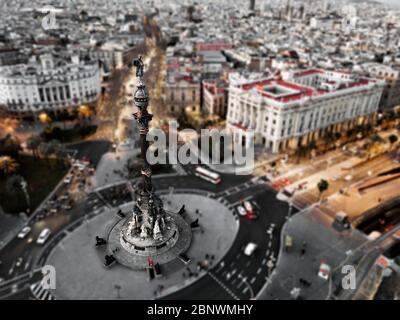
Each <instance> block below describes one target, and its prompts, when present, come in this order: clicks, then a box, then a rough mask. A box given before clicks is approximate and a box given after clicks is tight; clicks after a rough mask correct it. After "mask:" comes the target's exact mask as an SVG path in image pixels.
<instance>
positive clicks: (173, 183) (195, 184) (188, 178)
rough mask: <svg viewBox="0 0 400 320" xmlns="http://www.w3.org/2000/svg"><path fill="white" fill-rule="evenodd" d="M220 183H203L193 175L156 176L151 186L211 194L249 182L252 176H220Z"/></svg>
mask: <svg viewBox="0 0 400 320" xmlns="http://www.w3.org/2000/svg"><path fill="white" fill-rule="evenodd" d="M221 178H222V181H221V183H219V184H212V183H210V182H208V181H205V180H203V179H201V178H199V177H197V176H195V175H185V176H172V177H163V178H161V179H158V178H157V176H155V177H153V179H152V180H153V184H154V186H155V188H156V190H157V189H158V190H163V189H166V190H168V189H169V188H170V187H175V188H179V189H185V188H186V189H200V190H205V191H208V192H212V193H217V192H221V191H223V190H225V189H228V188H230V187H232V186H233V185H235V184H240V183H242V182H246V181H249V180H250V179H251V178H252V176H234V175H233V177H232V175H224V176H222V175H221Z"/></svg>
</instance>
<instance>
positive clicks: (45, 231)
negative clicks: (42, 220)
mask: <svg viewBox="0 0 400 320" xmlns="http://www.w3.org/2000/svg"><path fill="white" fill-rule="evenodd" d="M50 234H51V230H50V229H49V228H46V229H43V230H42V232H40V234H39V237H38V238H37V240H36V243H37V244H44V243H45V242H46V241H47V239H48V238H49V237H50Z"/></svg>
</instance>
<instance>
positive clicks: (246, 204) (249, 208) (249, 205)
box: [243, 201, 254, 213]
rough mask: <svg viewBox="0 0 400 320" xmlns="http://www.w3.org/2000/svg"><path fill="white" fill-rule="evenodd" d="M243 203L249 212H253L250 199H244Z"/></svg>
mask: <svg viewBox="0 0 400 320" xmlns="http://www.w3.org/2000/svg"><path fill="white" fill-rule="evenodd" d="M243 205H244V208H245V209H246V211H247V212H250V213H253V210H254V209H253V205H252V204H251V202H250V201H243Z"/></svg>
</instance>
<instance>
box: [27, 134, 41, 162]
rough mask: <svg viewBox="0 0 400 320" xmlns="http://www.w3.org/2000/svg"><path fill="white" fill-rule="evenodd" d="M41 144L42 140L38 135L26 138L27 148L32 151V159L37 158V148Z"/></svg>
mask: <svg viewBox="0 0 400 320" xmlns="http://www.w3.org/2000/svg"><path fill="white" fill-rule="evenodd" d="M41 142H42V138H41V137H40V136H38V135H32V136H30V137H29V138H28V141H27V146H28V148H29V149H30V150H31V151H32V154H33V157H34V158H35V159H36V158H38V147H39V145H40V143H41Z"/></svg>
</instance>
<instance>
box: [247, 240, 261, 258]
mask: <svg viewBox="0 0 400 320" xmlns="http://www.w3.org/2000/svg"><path fill="white" fill-rule="evenodd" d="M257 247H258V245H257V244H255V243H253V242H249V243H248V244H247V246H246V247H245V248H244V254H245V255H246V256H248V257H250V256H251V255H252V254H253V253H254V251H256V249H257Z"/></svg>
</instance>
